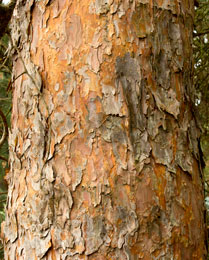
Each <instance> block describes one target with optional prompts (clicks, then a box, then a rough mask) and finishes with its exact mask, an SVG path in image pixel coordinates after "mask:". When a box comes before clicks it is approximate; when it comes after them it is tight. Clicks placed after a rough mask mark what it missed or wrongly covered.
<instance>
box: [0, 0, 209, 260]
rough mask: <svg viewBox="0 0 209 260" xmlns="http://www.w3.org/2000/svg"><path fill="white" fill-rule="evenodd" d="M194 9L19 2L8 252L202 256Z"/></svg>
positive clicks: (112, 1) (160, 1)
mask: <svg viewBox="0 0 209 260" xmlns="http://www.w3.org/2000/svg"><path fill="white" fill-rule="evenodd" d="M193 9H194V6H193V1H188V0H182V1H172V0H156V1H152V0H95V1H92V0H91V1H90V0H85V1H84V0H83V1H70V0H54V1H50V0H48V1H47V0H45V1H34V0H29V1H24V0H18V2H17V6H16V8H15V12H14V17H13V22H12V45H13V53H14V54H13V64H14V73H13V77H14V78H17V77H18V76H19V75H21V74H22V75H21V76H20V77H18V78H17V79H16V80H15V82H14V89H13V111H12V127H11V131H10V137H9V145H10V172H9V174H8V175H7V177H6V178H7V180H8V184H9V193H8V201H7V209H6V221H5V223H4V225H3V226H2V229H3V233H4V239H5V259H6V260H20V259H21V260H26V259H27V260H33V259H34V260H35V259H45V260H55V259H62V260H64V259H73V260H76V259H89V260H91V259H97V260H106V259H111V260H116V259H120V260H126V259H130V260H135V259H145V260H149V259H165V260H171V259H176V260H181V259H184V260H191V259H206V243H205V242H206V241H205V219H204V194H203V180H202V172H201V163H200V151H199V146H198V138H199V130H198V128H197V125H196V120H195V117H194V114H193V110H192V101H193V85H192V71H193V64H192V45H191V44H192V28H193Z"/></svg>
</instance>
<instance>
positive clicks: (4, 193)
mask: <svg viewBox="0 0 209 260" xmlns="http://www.w3.org/2000/svg"><path fill="white" fill-rule="evenodd" d="M7 194H8V192H7V191H5V192H0V195H7Z"/></svg>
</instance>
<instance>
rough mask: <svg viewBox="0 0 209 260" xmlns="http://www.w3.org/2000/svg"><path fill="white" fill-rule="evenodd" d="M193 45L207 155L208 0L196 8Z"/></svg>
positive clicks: (208, 139) (198, 98)
mask: <svg viewBox="0 0 209 260" xmlns="http://www.w3.org/2000/svg"><path fill="white" fill-rule="evenodd" d="M193 46H194V63H195V70H194V84H195V88H196V105H197V107H198V111H199V116H200V121H201V125H202V128H203V136H202V144H203V147H202V148H203V150H204V153H205V155H206V156H207V155H209V151H208V150H207V149H206V146H205V142H206V141H207V142H208V144H209V106H208V100H209V0H200V1H199V6H198V8H197V9H196V12H195V28H194V41H193Z"/></svg>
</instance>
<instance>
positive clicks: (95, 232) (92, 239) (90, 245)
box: [83, 215, 105, 255]
mask: <svg viewBox="0 0 209 260" xmlns="http://www.w3.org/2000/svg"><path fill="white" fill-rule="evenodd" d="M104 228H105V227H104V223H103V220H102V217H100V216H98V217H94V218H92V217H90V216H88V215H86V216H85V223H84V230H83V231H84V236H85V242H86V251H85V255H91V254H93V253H94V252H96V251H97V250H98V249H99V247H100V246H101V245H102V244H103V239H102V237H103V234H104V230H105V229H104Z"/></svg>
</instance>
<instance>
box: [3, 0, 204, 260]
mask: <svg viewBox="0 0 209 260" xmlns="http://www.w3.org/2000/svg"><path fill="white" fill-rule="evenodd" d="M8 43H9V36H8V34H5V35H4V36H3V37H2V38H1V39H0V140H1V139H2V136H3V133H4V131H5V128H9V127H10V116H11V107H12V91H11V89H12V88H11V86H12V82H11V72H12V63H11V59H10V58H9V55H8V53H7V48H8ZM193 50H194V52H193V53H194V86H195V89H196V95H195V97H196V98H195V108H196V110H197V111H198V117H199V121H200V124H201V128H202V136H201V147H202V150H203V156H204V161H205V164H206V166H205V168H204V175H205V196H206V206H207V210H208V212H209V0H199V1H197V0H195V26H194V40H193ZM5 119H6V124H5ZM8 167H9V166H8V140H7V138H5V140H4V141H3V143H2V144H1V142H0V223H1V222H2V221H3V220H4V217H5V214H4V208H5V204H6V194H7V185H6V182H5V180H4V176H5V174H6V173H7V172H8V170H9V168H8ZM208 216H209V214H208ZM208 226H209V217H208ZM0 259H4V257H3V246H2V244H1V243H0ZM208 259H209V258H208Z"/></svg>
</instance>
